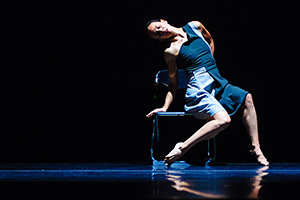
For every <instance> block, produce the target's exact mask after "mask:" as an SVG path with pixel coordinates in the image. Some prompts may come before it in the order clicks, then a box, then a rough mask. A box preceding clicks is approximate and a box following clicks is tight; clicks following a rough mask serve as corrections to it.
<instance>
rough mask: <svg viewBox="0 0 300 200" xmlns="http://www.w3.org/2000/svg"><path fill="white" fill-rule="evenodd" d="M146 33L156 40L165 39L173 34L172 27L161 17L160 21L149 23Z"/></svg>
mask: <svg viewBox="0 0 300 200" xmlns="http://www.w3.org/2000/svg"><path fill="white" fill-rule="evenodd" d="M148 35H149V37H151V38H153V39H156V40H166V39H169V38H170V37H171V36H172V35H173V28H172V26H170V24H168V22H167V21H166V20H163V19H161V20H160V22H152V23H151V24H149V26H148Z"/></svg>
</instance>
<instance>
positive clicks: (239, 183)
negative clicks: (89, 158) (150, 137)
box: [0, 162, 300, 199]
mask: <svg viewBox="0 0 300 200" xmlns="http://www.w3.org/2000/svg"><path fill="white" fill-rule="evenodd" d="M299 188H300V163H271V165H270V166H267V167H263V166H259V165H256V164H250V163H248V164H247V163H235V164H233V163H227V164H218V165H215V166H193V165H188V164H186V163H184V162H176V163H175V164H173V165H172V166H171V167H166V166H165V165H164V164H163V163H161V162H157V163H155V164H153V165H152V163H151V164H149V163H148V164H147V163H89V164H87V163H85V164H79V163H73V164H67V163H60V164H33V163H28V164H1V165H0V196H1V198H2V199H4V198H10V199H12V198H14V197H20V196H21V197H27V198H33V197H36V198H38V199H50V198H54V197H55V198H56V197H59V198H68V199H71V198H84V199H160V198H161V199H198V198H199V199H209V198H217V199H220V198H221V199H224V198H225V199H226V198H239V199H246V198H254V199H256V198H263V199H264V198H270V199H271V198H272V199H274V198H275V199H286V198H289V199H291V198H292V197H299V196H300V189H299Z"/></svg>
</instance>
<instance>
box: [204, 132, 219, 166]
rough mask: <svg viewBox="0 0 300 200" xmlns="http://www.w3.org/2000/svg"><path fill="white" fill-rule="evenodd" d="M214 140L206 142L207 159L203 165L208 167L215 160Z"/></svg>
mask: <svg viewBox="0 0 300 200" xmlns="http://www.w3.org/2000/svg"><path fill="white" fill-rule="evenodd" d="M216 155H217V152H216V139H215V138H212V139H209V140H208V141H207V158H206V160H205V164H206V165H209V164H211V162H213V161H214V160H215V159H216Z"/></svg>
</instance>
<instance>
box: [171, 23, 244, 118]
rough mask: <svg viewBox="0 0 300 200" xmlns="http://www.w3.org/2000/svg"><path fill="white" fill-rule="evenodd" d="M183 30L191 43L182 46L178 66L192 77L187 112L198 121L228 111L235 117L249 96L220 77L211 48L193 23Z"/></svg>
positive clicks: (187, 99)
mask: <svg viewBox="0 0 300 200" xmlns="http://www.w3.org/2000/svg"><path fill="white" fill-rule="evenodd" d="M182 28H183V30H184V31H185V32H186V33H187V36H188V41H186V42H185V43H183V44H182V46H181V48H180V51H179V54H178V56H177V59H176V63H177V66H178V68H182V69H184V70H185V71H186V73H187V76H188V84H187V90H186V95H185V97H186V105H185V106H184V108H185V110H186V112H188V113H192V115H193V116H194V117H195V118H197V119H207V118H209V117H211V116H213V115H214V114H216V113H217V112H220V111H225V110H226V111H227V112H228V114H229V115H230V116H232V115H233V114H234V113H236V111H237V110H238V109H239V107H240V106H241V104H242V103H243V101H244V99H245V97H246V95H247V94H248V92H247V91H245V90H243V89H241V88H239V87H237V86H233V85H231V84H229V83H228V81H227V80H226V79H225V78H223V77H222V76H221V75H220V73H219V70H218V68H217V65H216V62H215V59H214V57H213V55H212V53H211V49H210V46H209V44H208V43H207V42H206V41H205V39H204V37H203V35H202V33H201V32H200V31H199V30H198V29H197V28H196V26H195V25H194V23H193V22H190V23H188V24H187V25H185V26H183V27H182Z"/></svg>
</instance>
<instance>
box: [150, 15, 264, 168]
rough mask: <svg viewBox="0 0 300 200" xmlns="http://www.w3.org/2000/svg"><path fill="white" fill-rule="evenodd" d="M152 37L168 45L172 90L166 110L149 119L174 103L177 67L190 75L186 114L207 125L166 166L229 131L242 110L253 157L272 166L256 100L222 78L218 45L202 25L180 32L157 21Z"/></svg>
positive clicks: (190, 25)
mask: <svg viewBox="0 0 300 200" xmlns="http://www.w3.org/2000/svg"><path fill="white" fill-rule="evenodd" d="M147 29H148V34H149V37H151V38H153V39H156V40H165V41H167V47H166V48H165V50H164V59H165V62H166V63H167V65H168V71H169V78H170V83H169V89H168V92H167V95H166V98H165V103H164V106H163V107H162V108H157V109H154V110H153V111H151V112H150V113H149V114H148V115H147V117H151V116H153V115H155V114H156V113H158V112H166V111H167V109H168V108H169V106H170V104H171V103H172V101H173V99H174V97H175V94H176V91H177V85H178V77H177V67H180V68H183V69H185V71H186V73H187V75H188V85H187V91H186V95H185V96H186V100H187V104H186V105H185V110H186V112H190V113H192V114H193V116H194V117H195V118H197V119H203V120H206V121H207V123H206V124H205V125H204V126H203V127H201V128H200V129H199V130H198V131H196V132H195V133H194V134H193V135H192V136H191V137H190V138H188V139H187V140H186V141H184V142H179V143H177V144H176V145H175V147H174V149H173V150H172V151H171V152H170V153H169V154H168V155H167V156H166V157H165V159H164V162H165V163H166V164H167V165H171V164H172V163H174V162H175V161H176V160H178V159H179V158H180V157H181V156H182V155H183V154H185V153H186V152H187V151H188V150H189V149H190V148H192V147H193V146H194V145H195V144H197V143H199V142H200V141H203V140H208V139H211V138H213V137H215V136H216V135H217V134H218V133H219V132H220V131H222V130H224V129H225V128H227V127H228V126H229V124H230V122H231V118H230V116H231V115H233V114H234V113H235V112H236V111H237V110H238V108H239V107H242V118H243V122H244V124H245V126H246V129H247V132H248V134H249V136H250V140H251V143H252V147H251V150H250V153H251V154H252V155H254V156H255V157H256V158H257V161H258V162H259V163H260V164H262V165H269V162H268V161H267V159H266V158H265V156H264V155H263V153H262V151H261V149H260V143H259V138H258V127H257V116H256V111H255V107H254V104H253V100H252V96H251V94H250V93H248V92H247V91H245V90H243V89H241V88H239V87H236V86H233V85H231V84H229V83H228V81H227V80H226V79H224V78H223V77H221V76H220V73H219V71H218V68H217V66H216V62H215V59H214V57H213V54H214V41H213V39H212V37H211V35H210V33H209V32H208V31H207V30H206V28H205V27H204V26H203V24H201V23H200V22H199V21H192V22H190V23H188V24H187V25H185V26H183V27H181V28H177V27H174V26H171V25H170V24H169V23H168V22H167V21H166V20H163V19H156V20H152V21H149V22H148V23H147Z"/></svg>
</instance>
